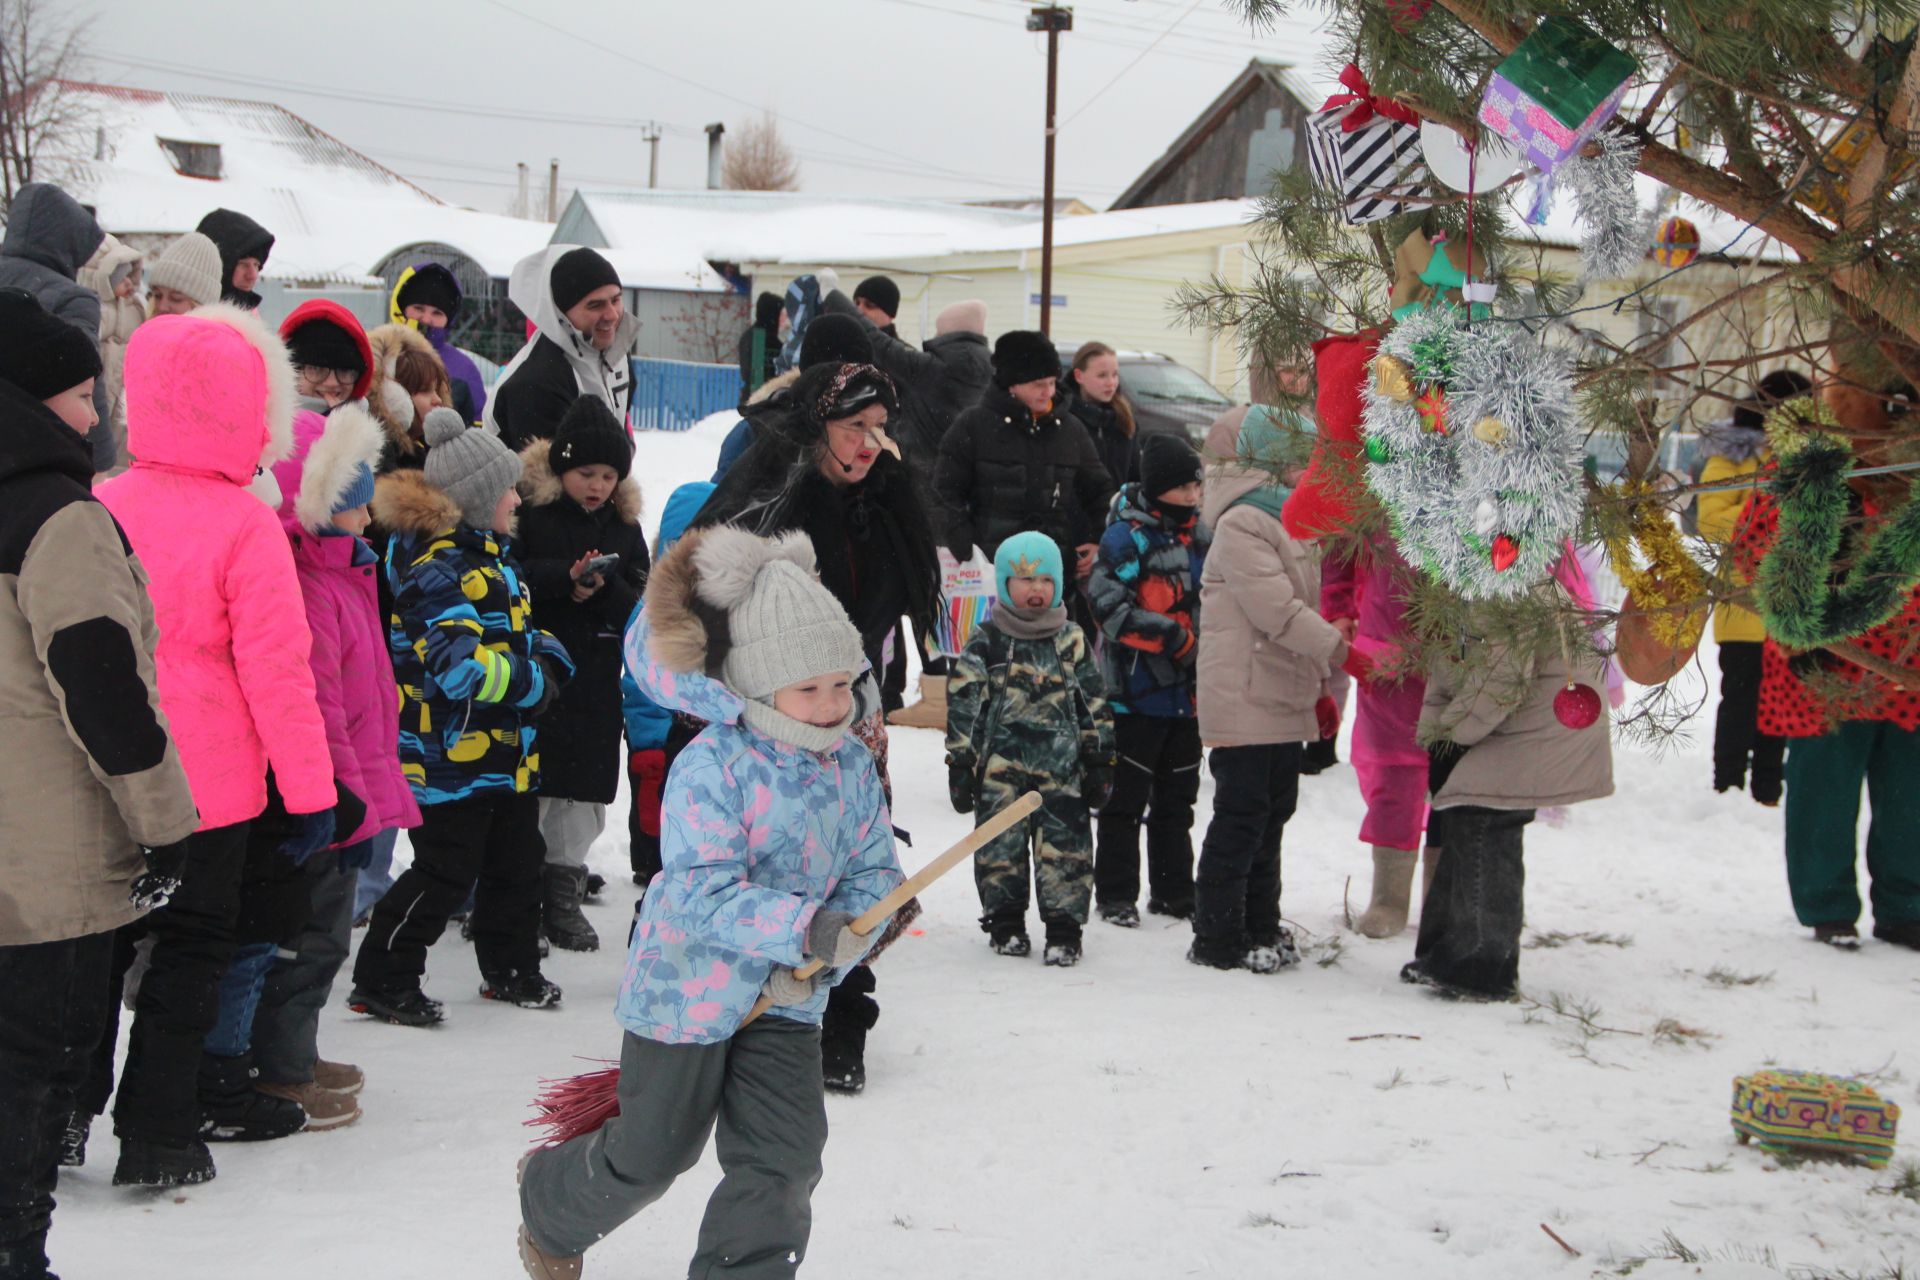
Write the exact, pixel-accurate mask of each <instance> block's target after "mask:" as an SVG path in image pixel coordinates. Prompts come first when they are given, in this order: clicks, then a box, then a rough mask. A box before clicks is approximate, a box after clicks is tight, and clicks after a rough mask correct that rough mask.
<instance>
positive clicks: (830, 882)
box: [615, 613, 904, 1044]
mask: <svg viewBox="0 0 1920 1280" xmlns="http://www.w3.org/2000/svg"><path fill="white" fill-rule="evenodd" d="M649 635H650V620H649V619H648V617H647V615H646V614H644V613H642V614H641V615H640V617H639V618H638V619H637V620H636V622H635V624H634V626H633V628H632V629H631V630H630V631H628V632H627V639H626V659H627V669H628V670H629V671H631V672H632V673H634V676H635V677H636V679H637V680H638V681H639V684H640V688H641V691H642V692H644V693H645V694H646V695H647V696H648V697H649V698H651V699H652V700H653V701H654V702H656V703H658V704H659V705H661V706H663V707H667V708H669V709H672V710H676V711H685V712H688V713H689V714H691V715H695V716H698V717H700V718H701V719H702V720H705V721H707V722H708V724H707V727H706V728H705V729H704V730H702V731H701V733H700V736H699V737H697V738H695V739H694V740H693V741H692V742H691V743H689V744H688V746H687V748H686V750H684V751H682V752H681V753H680V756H679V758H678V759H677V760H675V761H674V765H673V771H672V773H670V774H669V775H668V776H667V785H666V792H665V794H664V795H663V796H662V798H661V804H660V858H661V862H662V866H663V869H662V871H661V873H660V874H659V875H658V876H657V877H655V879H654V882H653V885H652V887H651V888H649V889H648V891H647V896H646V898H645V900H644V901H643V902H642V905H641V908H640V918H639V920H638V921H637V923H636V924H635V927H634V930H633V941H632V943H631V944H630V945H629V947H628V950H627V967H626V974H625V977H624V978H623V979H622V981H621V984H620V995H619V998H618V1001H617V1003H616V1005H615V1016H616V1017H618V1018H619V1020H620V1024H621V1025H622V1026H623V1027H625V1028H626V1029H627V1030H628V1031H631V1032H633V1033H634V1034H635V1035H637V1036H645V1037H646V1038H647V1039H649V1040H656V1041H659V1042H661V1043H663V1044H713V1043H716V1042H718V1041H721V1040H725V1039H727V1038H728V1037H730V1036H731V1035H733V1033H734V1032H735V1031H736V1030H738V1029H739V1026H740V1021H741V1019H743V1018H745V1017H746V1016H747V1013H748V1011H749V1010H751V1009H752V1008H753V1005H754V1002H755V1001H756V1000H758V999H759V997H760V987H761V985H762V984H763V983H765V982H766V980H767V978H768V976H769V975H770V974H771V973H772V972H773V970H774V967H775V966H780V967H783V968H790V969H791V968H798V967H799V966H800V965H802V964H804V963H805V962H806V960H807V956H806V941H807V928H808V926H810V925H811V924H812V923H813V917H814V914H815V913H816V912H817V911H819V910H820V909H821V908H823V907H825V908H829V909H831V910H835V911H845V912H848V913H849V914H852V915H858V914H860V913H861V912H863V911H865V910H867V909H868V908H869V907H872V906H874V905H876V904H877V903H878V902H879V901H880V900H881V899H882V898H884V897H886V896H887V894H889V893H891V892H892V891H893V890H894V889H896V888H898V887H899V886H900V884H901V883H902V882H903V880H904V877H903V876H902V875H901V873H900V862H899V859H898V858H897V857H896V856H895V854H894V847H893V825H892V820H891V818H889V816H888V814H887V806H886V801H885V798H884V797H883V796H882V794H881V790H880V775H879V773H878V771H877V770H875V768H874V764H873V757H872V755H870V754H869V753H868V751H867V749H866V747H864V746H862V745H861V744H860V742H859V741H858V740H856V739H855V738H853V737H852V736H851V735H849V736H847V737H845V738H843V739H842V740H841V742H840V745H839V746H837V747H835V748H834V749H833V750H831V751H827V752H815V751H804V750H802V749H800V748H798V747H794V746H790V745H788V744H786V743H783V742H777V741H775V740H774V739H772V738H769V737H767V736H766V735H765V734H762V733H760V732H759V731H758V730H755V729H752V728H749V727H747V726H746V725H744V724H742V723H740V710H741V705H742V703H741V699H740V696H739V695H738V694H736V693H734V692H733V691H732V690H731V689H728V688H727V687H726V686H725V685H723V684H721V683H720V682H719V681H717V680H713V679H710V678H709V677H707V676H705V675H702V674H700V673H698V672H694V673H684V672H674V671H669V670H667V669H666V668H665V667H662V666H660V665H659V664H658V663H657V662H655V661H654V660H653V657H652V655H651V654H650V653H649V652H648V639H649ZM879 936H880V934H879V931H878V930H876V931H875V933H874V934H873V937H874V939H875V940H876V941H878V939H879ZM844 976H845V971H844V970H829V971H827V972H825V973H823V974H822V975H821V978H822V981H821V983H820V984H819V985H818V986H817V987H816V989H815V993H814V995H813V996H812V998H811V999H809V1000H808V1001H807V1002H806V1003H805V1004H799V1005H783V1006H776V1007H775V1008H773V1009H772V1010H771V1011H770V1013H769V1016H772V1017H780V1018H790V1019H792V1020H793V1021H795V1022H806V1023H813V1024H816V1025H817V1024H818V1023H819V1022H820V1017H821V1014H822V1012H823V1011H824V1010H825V1008H826V1005H827V988H828V987H829V986H832V985H835V984H837V983H838V982H839V981H840V979H841V978H842V977H844Z"/></svg>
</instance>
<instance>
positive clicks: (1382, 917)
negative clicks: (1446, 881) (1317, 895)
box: [1353, 845, 1419, 938]
mask: <svg viewBox="0 0 1920 1280" xmlns="http://www.w3.org/2000/svg"><path fill="white" fill-rule="evenodd" d="M1417 861H1419V855H1417V854H1415V853H1414V852H1413V851H1412V850H1411V849H1386V848H1382V847H1381V846H1380V845H1375V846H1373V900H1372V901H1371V902H1369V903H1368V904H1367V909H1366V910H1365V911H1362V912H1361V913H1360V918H1359V919H1358V920H1355V921H1354V922H1353V929H1354V932H1355V933H1358V934H1360V935H1361V936H1362V937H1366V938H1391V937H1393V936H1395V935H1396V934H1399V933H1401V932H1403V931H1404V930H1405V929H1406V927H1407V906H1408V901H1409V899H1410V897H1411V895H1412V893H1413V864H1414V863H1415V862H1417Z"/></svg>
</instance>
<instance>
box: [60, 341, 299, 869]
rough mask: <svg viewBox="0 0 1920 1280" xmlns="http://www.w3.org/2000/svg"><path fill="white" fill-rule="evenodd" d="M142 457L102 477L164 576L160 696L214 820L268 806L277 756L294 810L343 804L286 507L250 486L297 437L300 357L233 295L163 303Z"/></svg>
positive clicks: (141, 401)
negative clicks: (179, 310) (167, 312)
mask: <svg viewBox="0 0 1920 1280" xmlns="http://www.w3.org/2000/svg"><path fill="white" fill-rule="evenodd" d="M126 398H127V440H128V444H129V446H130V448H131V449H132V451H133V452H134V454H135V455H136V456H137V457H138V458H139V461H137V462H135V463H134V464H133V468H132V470H130V471H128V472H127V473H126V474H125V475H122V476H119V477H117V478H116V479H113V480H110V481H108V482H107V483H106V484H103V485H101V486H100V487H99V489H98V490H96V492H97V494H98V495H99V498H100V500H101V501H102V502H104V503H106V504H107V508H108V509H109V510H110V511H112V512H113V515H114V518H115V519H116V520H118V521H119V522H120V527H121V528H122V529H124V530H125V531H126V534H127V539H128V541H129V542H131V543H132V544H133V549H134V552H135V553H136V554H137V555H138V556H139V557H140V563H141V564H142V565H143V566H144V567H145V569H146V572H147V574H148V577H149V579H150V584H149V591H150V592H151V594H152V596H153V607H154V614H155V617H156V618H157V620H158V622H159V624H160V646H159V650H158V653H157V654H156V659H157V666H158V670H159V683H160V705H161V707H162V709H164V710H165V711H166V713H167V720H168V722H169V724H170V725H171V726H172V729H173V736H174V741H175V742H177V743H178V744H179V747H180V761H181V763H182V764H183V765H185V766H186V770H187V782H188V784H189V785H190V786H191V787H192V788H193V800H194V803H195V804H196V805H197V806H199V809H200V829H201V830H203V831H204V830H207V829H209V828H213V827H224V826H230V825H232V824H233V823H236V822H245V821H247V820H249V819H251V818H254V817H256V816H258V815H259V813H260V811H261V810H262V809H264V808H265V807H266V803H267V766H268V765H269V764H271V765H272V766H273V772H274V777H275V779H276V781H277V782H278V784H279V787H280V793H281V795H282V797H284V799H285V800H286V805H287V811H288V812H289V813H296V814H299V813H315V812H318V811H319V810H321V809H328V808H331V807H332V806H333V803H334V789H333V765H332V763H331V761H330V760H329V758H328V754H327V732H326V726H325V725H324V724H323V723H322V721H321V719H320V708H319V707H318V705H317V704H316V703H315V701H314V691H313V672H312V669H311V667H310V666H309V665H308V664H309V657H310V651H311V649H312V644H313V641H312V637H311V635H310V634H309V633H308V631H307V622H306V612H305V610H304V609H303V608H302V606H301V601H300V582H299V579H298V578H297V577H296V576H295V574H294V568H293V553H292V551H291V550H289V549H288V546H287V538H286V534H285V533H284V532H282V530H281V528H280V521H279V519H278V518H277V517H276V516H275V515H274V513H273V512H272V511H270V510H269V509H268V508H267V507H266V506H264V505H263V504H262V503H261V501H260V499H258V498H257V497H255V496H254V495H253V494H251V493H249V492H248V490H247V486H248V484H250V483H251V482H252V480H253V478H254V473H255V471H256V470H257V469H259V468H260V467H261V466H263V465H270V464H271V463H273V462H276V461H278V460H279V459H280V458H282V457H285V456H286V454H287V452H288V450H289V448H290V447H291V445H292V442H293V436H292V427H293V366H292V364H291V363H290V362H289V361H288V359H287V353H286V349H285V348H284V347H282V346H281V345H280V340H279V339H278V338H276V337H274V335H273V333H272V332H271V331H269V330H268V329H267V327H266V326H265V325H264V324H262V323H261V322H260V320H259V319H258V318H257V317H255V316H253V315H252V314H250V313H248V312H244V311H241V310H239V309H238V308H236V307H232V306H228V305H226V304H224V303H216V304H214V305H213V306H208V307H202V308H200V309H199V310H198V311H195V312H193V313H192V314H191V315H185V316H160V317H157V318H155V319H153V320H149V321H148V322H147V323H145V324H143V325H141V326H140V328H139V329H138V330H137V331H135V333H134V335H133V338H132V340H131V341H129V342H128V343H127V361H126Z"/></svg>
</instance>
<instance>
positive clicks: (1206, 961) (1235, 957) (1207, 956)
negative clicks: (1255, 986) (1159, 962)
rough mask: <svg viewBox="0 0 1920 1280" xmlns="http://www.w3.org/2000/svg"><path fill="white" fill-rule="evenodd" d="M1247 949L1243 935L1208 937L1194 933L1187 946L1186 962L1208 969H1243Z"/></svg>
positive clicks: (1245, 963)
mask: <svg viewBox="0 0 1920 1280" xmlns="http://www.w3.org/2000/svg"><path fill="white" fill-rule="evenodd" d="M1249 950H1250V948H1249V947H1248V946H1247V940H1246V939H1245V938H1243V937H1225V938H1209V937H1207V936H1205V935H1203V934H1198V933H1196V934H1194V935H1193V945H1192V946H1190V947H1188V948H1187V963H1188V964H1197V965H1200V966H1202V967H1204V968H1208V969H1244V968H1246V967H1247V954H1248V951H1249Z"/></svg>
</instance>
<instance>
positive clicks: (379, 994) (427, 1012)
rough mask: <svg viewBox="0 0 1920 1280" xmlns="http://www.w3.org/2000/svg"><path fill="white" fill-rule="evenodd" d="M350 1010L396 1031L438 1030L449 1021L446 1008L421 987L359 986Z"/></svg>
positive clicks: (348, 999)
mask: <svg viewBox="0 0 1920 1280" xmlns="http://www.w3.org/2000/svg"><path fill="white" fill-rule="evenodd" d="M347 1008H349V1009H351V1010H353V1011H354V1012H355V1013H365V1014H370V1015H372V1016H373V1017H376V1018H378V1019H380V1020H381V1021H382V1022H391V1023H392V1024H393V1025H394V1026H396V1027H434V1026H438V1025H440V1023H442V1022H444V1021H446V1018H447V1011H446V1007H445V1006H444V1005H442V1004H441V1003H440V1002H439V1001H438V1000H434V999H431V998H430V997H428V995H427V994H426V992H424V991H422V990H420V988H418V987H359V986H356V987H355V988H354V989H353V994H352V995H350V996H348V997H347Z"/></svg>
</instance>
